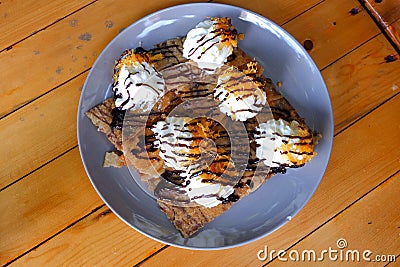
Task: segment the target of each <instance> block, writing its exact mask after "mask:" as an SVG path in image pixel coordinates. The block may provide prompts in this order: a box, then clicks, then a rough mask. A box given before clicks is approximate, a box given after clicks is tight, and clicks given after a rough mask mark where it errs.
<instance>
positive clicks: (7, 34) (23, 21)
mask: <svg viewBox="0 0 400 267" xmlns="http://www.w3.org/2000/svg"><path fill="white" fill-rule="evenodd" d="M92 1H93V0H72V1H66V0H55V1H35V0H14V1H12V0H4V1H1V2H0V32H1V35H0V51H1V50H3V49H5V48H7V47H9V46H10V45H12V44H14V43H16V42H18V41H20V40H21V39H23V38H26V37H27V36H29V35H31V34H33V33H35V32H36V31H38V30H41V29H42V28H44V27H46V26H48V25H49V24H51V23H54V22H55V21H57V20H59V19H61V18H63V17H65V16H67V15H68V14H70V13H72V12H74V11H75V10H77V9H79V8H82V7H84V6H85V5H87V4H89V3H91V2H92ZM27 10H29V12H27Z"/></svg>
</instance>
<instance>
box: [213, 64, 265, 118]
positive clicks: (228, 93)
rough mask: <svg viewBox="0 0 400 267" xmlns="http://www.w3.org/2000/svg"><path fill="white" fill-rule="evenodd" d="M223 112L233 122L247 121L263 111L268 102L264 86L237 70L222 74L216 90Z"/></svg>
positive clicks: (215, 95)
mask: <svg viewBox="0 0 400 267" xmlns="http://www.w3.org/2000/svg"><path fill="white" fill-rule="evenodd" d="M214 98H215V99H216V100H218V101H219V102H220V104H219V108H220V110H221V112H223V113H225V114H226V115H228V116H230V117H231V118H232V119H233V120H237V121H245V120H247V119H249V118H252V117H254V116H256V115H257V114H258V112H260V111H261V109H262V108H263V106H264V105H265V103H266V101H267V96H266V93H265V91H264V90H263V85H262V84H261V83H259V82H257V81H255V80H254V79H253V77H251V76H248V75H246V74H245V73H244V72H241V71H239V70H235V69H228V70H227V71H225V72H224V73H222V74H221V75H220V76H219V78H218V82H217V86H216V88H215V90H214Z"/></svg>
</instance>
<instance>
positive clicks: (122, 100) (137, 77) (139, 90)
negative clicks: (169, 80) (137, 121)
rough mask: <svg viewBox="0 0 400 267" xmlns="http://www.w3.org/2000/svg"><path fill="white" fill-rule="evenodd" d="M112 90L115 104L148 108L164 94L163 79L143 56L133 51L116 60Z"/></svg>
mask: <svg viewBox="0 0 400 267" xmlns="http://www.w3.org/2000/svg"><path fill="white" fill-rule="evenodd" d="M118 64H119V66H118V65H117V66H118V71H117V73H116V74H115V76H114V79H115V80H116V81H115V83H114V85H113V88H112V90H113V91H114V98H115V105H116V106H117V107H119V108H121V109H123V110H127V109H141V110H145V111H146V110H150V109H151V108H152V107H153V105H154V103H155V102H156V100H157V99H158V98H159V97H160V96H162V95H163V94H164V79H163V77H162V75H161V74H160V73H158V72H157V71H156V69H155V68H154V67H153V66H152V65H151V64H150V63H149V62H148V57H144V56H142V55H139V54H134V53H133V52H128V54H127V55H126V56H125V57H124V58H123V59H121V60H120V61H119V62H118Z"/></svg>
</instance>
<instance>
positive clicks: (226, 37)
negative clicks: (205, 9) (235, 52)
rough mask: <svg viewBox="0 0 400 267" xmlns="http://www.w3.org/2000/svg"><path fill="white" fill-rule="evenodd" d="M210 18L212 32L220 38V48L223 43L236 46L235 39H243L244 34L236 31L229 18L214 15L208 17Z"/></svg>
mask: <svg viewBox="0 0 400 267" xmlns="http://www.w3.org/2000/svg"><path fill="white" fill-rule="evenodd" d="M210 20H211V21H213V23H214V31H213V33H215V35H217V36H220V38H221V45H220V47H219V48H220V49H222V48H223V46H224V45H225V46H228V47H237V41H238V40H243V38H244V34H243V33H241V34H238V33H237V30H236V29H235V27H234V26H232V24H231V19H230V18H227V17H223V18H218V17H214V18H210Z"/></svg>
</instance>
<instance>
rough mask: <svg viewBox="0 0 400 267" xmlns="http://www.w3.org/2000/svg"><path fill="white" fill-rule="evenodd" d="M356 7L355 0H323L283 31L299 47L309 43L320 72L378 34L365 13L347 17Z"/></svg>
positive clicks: (357, 3)
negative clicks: (299, 44) (306, 41)
mask: <svg viewBox="0 0 400 267" xmlns="http://www.w3.org/2000/svg"><path fill="white" fill-rule="evenodd" d="M357 6H359V2H358V1H356V0H352V1H348V0H337V1H330V0H329V1H324V2H323V3H321V4H320V5H318V6H316V7H315V8H313V9H312V10H310V11H309V12H306V13H304V14H302V15H300V16H299V17H297V18H296V19H294V20H292V21H290V22H288V23H287V24H285V25H284V26H283V28H285V29H286V30H287V31H288V32H289V33H290V34H292V35H293V36H294V37H295V38H296V39H297V40H298V41H299V42H300V43H302V44H303V43H304V41H305V40H310V41H312V43H313V48H312V49H311V50H310V51H309V53H310V55H311V57H312V58H313V59H314V61H315V63H316V64H317V66H318V67H319V68H320V69H322V68H324V67H326V66H327V65H328V64H330V63H332V59H338V58H339V57H341V56H343V55H345V54H346V53H348V52H349V51H351V50H352V49H354V48H355V47H357V46H359V45H361V44H362V43H364V42H366V41H367V40H369V39H370V38H371V37H373V36H375V35H377V34H379V32H380V31H379V28H378V27H377V26H376V25H375V23H374V22H373V21H372V20H371V18H370V17H369V15H368V14H367V12H365V11H362V12H360V13H358V14H357V15H352V14H350V10H351V9H352V8H354V7H357ZM333 10H334V12H333ZM349 25H351V27H349ZM327 51H329V53H328V52H327Z"/></svg>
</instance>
